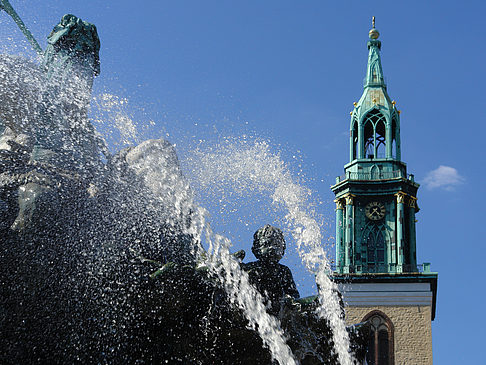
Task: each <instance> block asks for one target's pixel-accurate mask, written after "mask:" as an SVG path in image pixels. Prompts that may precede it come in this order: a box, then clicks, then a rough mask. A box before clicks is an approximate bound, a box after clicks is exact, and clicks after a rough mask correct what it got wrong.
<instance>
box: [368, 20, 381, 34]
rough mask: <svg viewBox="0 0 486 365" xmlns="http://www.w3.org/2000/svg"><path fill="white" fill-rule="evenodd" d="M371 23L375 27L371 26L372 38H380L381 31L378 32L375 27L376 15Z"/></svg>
mask: <svg viewBox="0 0 486 365" xmlns="http://www.w3.org/2000/svg"><path fill="white" fill-rule="evenodd" d="M371 24H372V26H373V28H371V30H370V33H369V36H370V39H378V37H379V36H380V32H378V31H377V30H376V29H375V17H373V18H372V21H371Z"/></svg>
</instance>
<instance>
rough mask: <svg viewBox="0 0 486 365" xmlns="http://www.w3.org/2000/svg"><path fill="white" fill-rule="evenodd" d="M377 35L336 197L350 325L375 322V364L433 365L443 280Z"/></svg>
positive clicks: (339, 270)
mask: <svg viewBox="0 0 486 365" xmlns="http://www.w3.org/2000/svg"><path fill="white" fill-rule="evenodd" d="M374 23H375V20H374V17H373V28H372V29H371V30H370V32H369V40H368V43H367V45H368V51H369V54H368V65H367V68H366V78H365V79H364V85H363V86H364V90H363V94H362V95H361V98H360V99H359V101H358V102H356V103H354V109H353V111H352V112H351V123H350V132H349V163H347V164H346V165H345V166H344V175H343V176H341V177H338V178H336V184H335V185H333V186H332V187H331V189H332V191H333V192H334V194H335V196H336V200H335V202H336V267H335V270H334V273H333V274H332V278H333V280H334V281H335V282H337V284H338V286H339V288H340V290H341V292H342V294H343V299H344V302H345V306H346V318H347V320H348V321H349V322H350V323H357V322H362V321H365V320H370V322H371V325H372V331H373V336H371V340H370V341H371V342H370V346H369V349H370V350H369V353H368V355H367V361H368V364H369V365H372V364H373V365H385V364H386V365H392V364H397V365H398V364H415V365H418V364H432V331H431V321H432V320H433V319H434V316H435V303H436V293H437V273H432V272H430V264H429V263H424V264H420V265H419V264H418V263H417V253H416V237H415V224H416V222H417V221H416V219H415V214H416V213H417V212H418V211H419V208H418V205H417V190H418V188H419V184H417V183H416V182H415V181H414V176H413V175H412V174H408V173H407V165H406V164H405V163H404V162H402V160H401V143H400V110H398V109H397V106H396V103H395V101H392V100H391V98H390V97H389V95H388V92H387V85H386V82H385V77H384V75H383V68H382V65H381V56H380V51H381V41H380V40H378V38H379V35H380V34H379V33H378V31H377V30H376V29H375V24H374Z"/></svg>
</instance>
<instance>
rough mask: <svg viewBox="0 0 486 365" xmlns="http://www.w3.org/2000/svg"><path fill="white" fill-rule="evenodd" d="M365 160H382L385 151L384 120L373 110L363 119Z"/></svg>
mask: <svg viewBox="0 0 486 365" xmlns="http://www.w3.org/2000/svg"><path fill="white" fill-rule="evenodd" d="M364 144H365V145H364V151H365V158H384V157H385V151H386V148H385V146H386V119H385V116H384V115H383V114H382V113H380V111H379V110H377V109H374V110H372V111H371V112H369V113H368V115H367V116H366V117H365V119H364Z"/></svg>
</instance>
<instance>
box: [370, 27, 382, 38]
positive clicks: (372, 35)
mask: <svg viewBox="0 0 486 365" xmlns="http://www.w3.org/2000/svg"><path fill="white" fill-rule="evenodd" d="M369 35H370V39H378V37H379V36H380V32H378V31H377V30H376V29H375V28H372V29H371V30H370V33H369Z"/></svg>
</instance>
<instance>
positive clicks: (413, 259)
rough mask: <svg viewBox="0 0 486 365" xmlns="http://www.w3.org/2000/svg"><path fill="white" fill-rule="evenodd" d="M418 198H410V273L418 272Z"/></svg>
mask: <svg viewBox="0 0 486 365" xmlns="http://www.w3.org/2000/svg"><path fill="white" fill-rule="evenodd" d="M416 207H417V198H415V197H414V196H410V197H409V200H408V212H409V213H408V216H409V220H410V222H409V223H410V230H409V232H410V266H411V267H410V271H417V248H416V247H417V246H416V238H415V232H416V231H415V211H416Z"/></svg>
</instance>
